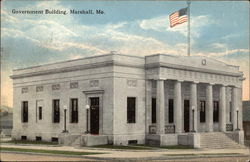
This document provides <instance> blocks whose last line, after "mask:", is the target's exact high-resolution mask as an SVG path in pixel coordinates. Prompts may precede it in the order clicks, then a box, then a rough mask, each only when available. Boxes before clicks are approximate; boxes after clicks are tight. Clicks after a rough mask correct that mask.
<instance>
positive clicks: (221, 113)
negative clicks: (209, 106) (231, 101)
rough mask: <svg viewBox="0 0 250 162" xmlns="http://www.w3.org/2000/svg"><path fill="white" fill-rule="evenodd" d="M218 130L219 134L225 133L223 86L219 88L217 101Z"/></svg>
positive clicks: (224, 91)
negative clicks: (218, 99)
mask: <svg viewBox="0 0 250 162" xmlns="http://www.w3.org/2000/svg"><path fill="white" fill-rule="evenodd" d="M219 102H220V103H219V128H220V131H221V132H225V131H226V88H225V86H224V85H222V86H221V87H220V101H219Z"/></svg>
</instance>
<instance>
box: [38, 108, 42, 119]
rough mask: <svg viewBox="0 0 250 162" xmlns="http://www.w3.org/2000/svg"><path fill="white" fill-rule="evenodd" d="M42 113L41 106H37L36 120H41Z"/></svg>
mask: <svg viewBox="0 0 250 162" xmlns="http://www.w3.org/2000/svg"><path fill="white" fill-rule="evenodd" d="M42 113H43V109H42V106H39V107H38V119H39V120H42V118H43V116H42Z"/></svg>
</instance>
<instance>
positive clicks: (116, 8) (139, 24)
mask: <svg viewBox="0 0 250 162" xmlns="http://www.w3.org/2000/svg"><path fill="white" fill-rule="evenodd" d="M186 6H187V4H186V2H185V1H178V2H174V1H79V0H73V1H70V0H64V1H53V0H50V1H44V0H43V1H31V0H23V1H22V0H19V1H11V0H3V1H1V105H6V106H10V107H12V104H13V103H12V102H13V101H12V100H13V96H12V95H13V94H12V93H13V86H12V84H13V82H12V80H11V79H10V78H9V76H10V75H12V70H13V69H17V68H24V67H29V66H35V65H42V64H46V63H53V62H58V61H64V60H71V59H77V58H82V57H86V56H93V55H103V54H108V53H110V51H116V52H117V53H121V54H128V55H135V56H145V55H150V54H156V53H162V54H170V55H183V56H185V55H187V23H183V24H181V25H178V26H176V27H174V28H170V26H169V15H170V14H171V13H173V12H175V11H177V10H179V9H181V8H185V7H186ZM13 9H15V10H21V11H24V10H33V11H34V10H45V9H48V10H66V11H67V12H68V14H66V15H63V14H58V15H56V14H42V15H38V14H13V13H12V10H13ZM72 9H74V10H93V11H94V12H95V11H96V10H102V11H104V14H93V15H86V14H85V15H84V14H78V15H77V14H69V11H70V10H72ZM190 14H191V17H190V18H191V21H190V23H191V55H193V56H206V57H211V58H214V59H217V60H220V61H223V62H225V63H227V64H232V65H237V66H240V70H241V71H243V73H244V77H245V78H246V80H245V81H244V82H243V100H249V2H247V1H192V2H191V8H190Z"/></svg>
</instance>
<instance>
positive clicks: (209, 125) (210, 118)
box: [206, 84, 213, 132]
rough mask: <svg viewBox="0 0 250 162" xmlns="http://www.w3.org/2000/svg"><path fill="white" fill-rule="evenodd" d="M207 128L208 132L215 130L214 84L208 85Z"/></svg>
mask: <svg viewBox="0 0 250 162" xmlns="http://www.w3.org/2000/svg"><path fill="white" fill-rule="evenodd" d="M206 129H207V132H212V131H213V86H212V84H208V85H207V87H206Z"/></svg>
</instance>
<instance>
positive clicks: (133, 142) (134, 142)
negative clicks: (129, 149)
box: [128, 140, 137, 145]
mask: <svg viewBox="0 0 250 162" xmlns="http://www.w3.org/2000/svg"><path fill="white" fill-rule="evenodd" d="M128 144H129V145H136V144H137V140H128Z"/></svg>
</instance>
